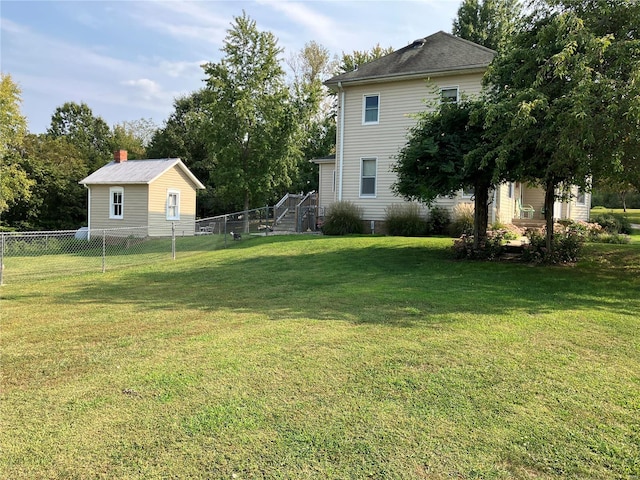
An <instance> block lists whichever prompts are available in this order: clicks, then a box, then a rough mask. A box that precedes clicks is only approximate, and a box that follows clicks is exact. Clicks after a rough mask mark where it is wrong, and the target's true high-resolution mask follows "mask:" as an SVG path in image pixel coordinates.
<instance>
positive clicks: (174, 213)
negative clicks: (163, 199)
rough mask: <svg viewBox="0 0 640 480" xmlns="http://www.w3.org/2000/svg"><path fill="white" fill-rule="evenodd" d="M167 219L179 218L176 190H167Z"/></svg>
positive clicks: (178, 195)
mask: <svg viewBox="0 0 640 480" xmlns="http://www.w3.org/2000/svg"><path fill="white" fill-rule="evenodd" d="M167 220H180V192H179V191H178V190H169V191H168V192H167Z"/></svg>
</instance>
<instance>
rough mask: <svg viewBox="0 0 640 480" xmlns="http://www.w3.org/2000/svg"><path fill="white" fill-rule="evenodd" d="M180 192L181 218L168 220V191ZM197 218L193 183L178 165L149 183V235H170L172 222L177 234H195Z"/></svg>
mask: <svg viewBox="0 0 640 480" xmlns="http://www.w3.org/2000/svg"><path fill="white" fill-rule="evenodd" d="M169 190H178V191H179V192H180V220H167V193H168V191H169ZM195 220H196V192H195V189H194V187H193V183H192V182H191V180H190V179H189V177H187V175H185V173H184V172H183V171H182V170H181V169H180V168H178V167H173V168H171V169H170V170H167V171H166V172H165V173H164V174H162V175H161V176H160V177H159V178H157V179H156V180H155V181H153V182H152V183H151V184H150V185H149V235H150V236H170V235H171V224H172V223H175V224H176V234H178V235H193V234H194V232H195Z"/></svg>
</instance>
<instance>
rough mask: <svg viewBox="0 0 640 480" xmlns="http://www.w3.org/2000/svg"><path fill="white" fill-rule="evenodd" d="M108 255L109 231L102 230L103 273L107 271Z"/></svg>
mask: <svg viewBox="0 0 640 480" xmlns="http://www.w3.org/2000/svg"><path fill="white" fill-rule="evenodd" d="M106 255H107V231H106V230H102V273H104V272H105V257H106Z"/></svg>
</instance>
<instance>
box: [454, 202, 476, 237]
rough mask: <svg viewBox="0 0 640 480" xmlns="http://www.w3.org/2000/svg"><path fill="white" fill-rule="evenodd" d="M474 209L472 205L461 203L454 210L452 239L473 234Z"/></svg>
mask: <svg viewBox="0 0 640 480" xmlns="http://www.w3.org/2000/svg"><path fill="white" fill-rule="evenodd" d="M473 212H474V207H473V205H472V204H471V203H459V204H458V205H456V206H455V207H454V208H453V221H452V222H451V226H450V227H449V230H450V233H451V236H452V237H460V236H462V235H465V234H466V235H471V234H472V233H473V220H474V218H473V217H474V215H473Z"/></svg>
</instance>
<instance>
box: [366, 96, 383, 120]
mask: <svg viewBox="0 0 640 480" xmlns="http://www.w3.org/2000/svg"><path fill="white" fill-rule="evenodd" d="M362 110H363V111H362V123H367V124H375V123H378V119H379V116H380V95H377V94H376V95H365V96H364V102H363V104H362Z"/></svg>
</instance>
